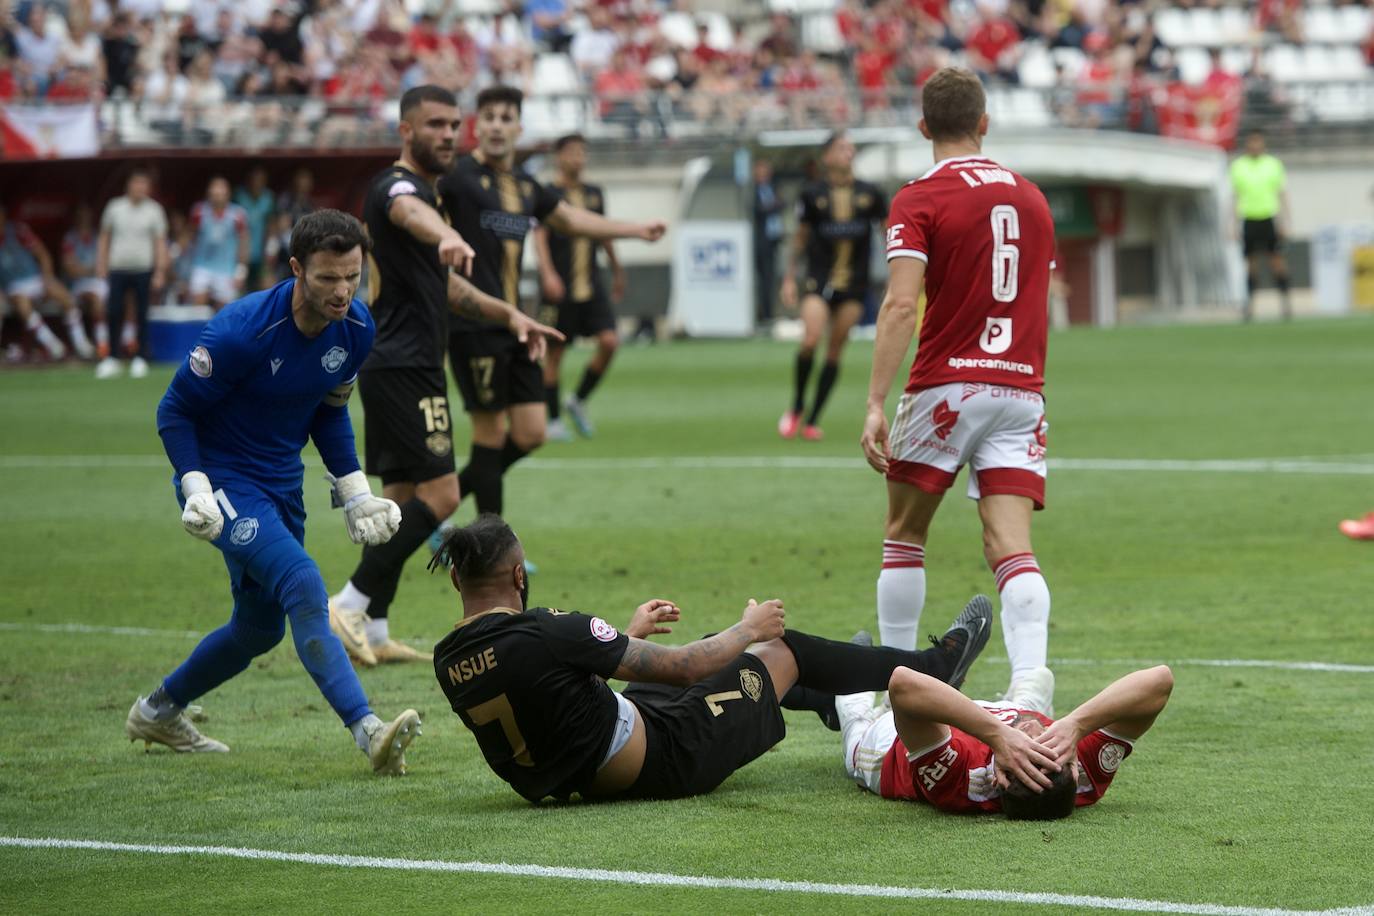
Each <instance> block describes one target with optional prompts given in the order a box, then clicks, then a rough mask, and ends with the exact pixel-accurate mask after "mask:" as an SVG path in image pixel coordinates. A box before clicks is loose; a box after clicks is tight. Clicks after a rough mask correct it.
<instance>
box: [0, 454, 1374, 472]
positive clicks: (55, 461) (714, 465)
mask: <svg viewBox="0 0 1374 916" xmlns="http://www.w3.org/2000/svg"><path fill="white" fill-rule="evenodd" d="M1345 457H1347V456H1340V455H1336V456H1332V459H1333V460H1321V459H1319V458H1310V457H1304V458H1247V459H1240V458H1237V459H1229V458H1228V459H1204V460H1182V459H1179V460H1174V459H1153V458H1051V459H1050V460H1049V466H1050V470H1052V471H1116V472H1145V473H1156V472H1164V473H1201V474H1317V475H1335V476H1352V475H1353V476H1365V475H1371V474H1374V463H1370V462H1368V461H1365V462H1353V461H1348V460H1341V461H1338V460H1334V459H1337V458H1345ZM305 464H306V466H307V467H310V468H317V467H322V466H323V465H322V464H321V462H320V460H319V459H318V458H315V457H313V456H312V457H307V458H306V459H305ZM520 466H521V467H522V468H529V469H530V470H536V471H664V470H668V471H690V470H702V471H749V470H767V471H776V470H789V471H815V470H820V471H824V470H862V469H865V468H867V467H868V465H867V464H866V463H865V462H864V461H863V460H862V459H860V458H840V457H834V456H831V457H825V456H816V455H812V456H800V455H798V456H788V455H754V456H750V455H734V456H708V455H703V456H699V457H691V456H684V457H671V456H660V457H652V458H530V459H528V460H526V461H524V462H522V463H521V465H520ZM47 468H163V469H165V470H167V471H169V472H170V470H171V468H170V466H169V465H168V463H167V459H166V458H164V457H163V456H161V455H0V469H29V470H32V469H40V470H41V469H47Z"/></svg>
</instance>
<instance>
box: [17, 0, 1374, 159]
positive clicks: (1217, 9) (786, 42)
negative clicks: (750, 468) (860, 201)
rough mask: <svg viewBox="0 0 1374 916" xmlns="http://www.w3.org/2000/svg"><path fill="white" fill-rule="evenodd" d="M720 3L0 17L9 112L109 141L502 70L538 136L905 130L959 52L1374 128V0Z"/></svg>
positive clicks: (237, 125)
mask: <svg viewBox="0 0 1374 916" xmlns="http://www.w3.org/2000/svg"><path fill="white" fill-rule="evenodd" d="M719 5H720V7H721V8H719V9H717V8H715V5H713V4H712V3H710V2H698V3H692V2H689V0H675V2H671V3H669V4H663V3H658V2H654V0H604V2H603V0H588V2H586V3H583V4H582V5H577V4H576V3H575V2H574V0H540V2H539V3H537V4H536V3H529V4H523V3H522V2H521V0H407V2H405V3H402V2H399V0H309V2H274V0H250V2H225V0H197V2H194V3H193V2H190V0H169V2H158V0H134V2H123V3H118V2H116V3H111V2H109V0H65V2H52V3H47V4H44V3H38V2H33V0H28V2H21V3H18V4H15V5H13V6H12V7H11V8H10V12H9V15H7V16H5V18H4V19H3V20H0V105H5V106H14V105H19V104H28V105H33V104H48V105H58V104H61V105H79V104H83V103H85V104H94V105H96V106H98V113H99V124H98V129H99V136H100V143H101V145H102V146H103V147H106V148H109V147H116V146H124V147H148V146H188V145H192V146H205V145H211V146H235V147H247V148H261V147H316V148H320V147H335V146H341V145H344V146H375V145H378V144H379V143H384V142H385V138H386V137H387V136H389V133H390V128H391V125H390V124H389V123H388V121H389V119H390V118H391V117H392V115H391V114H390V112H389V108H388V107H387V105H386V102H387V100H389V99H394V98H395V97H396V96H397V95H398V94H399V93H400V92H401V91H404V89H406V88H408V87H409V86H412V85H416V84H419V83H422V82H434V83H439V84H441V85H445V86H448V87H450V88H452V89H454V90H456V91H458V92H460V93H463V94H464V95H465V97H469V96H471V94H472V93H474V92H475V90H476V88H477V87H480V86H482V85H486V84H488V83H491V82H495V81H505V82H511V83H514V84H516V85H519V86H521V87H522V88H524V89H525V90H526V91H527V93H529V95H530V97H531V98H530V110H529V116H528V119H527V122H528V129H527V136H528V137H530V138H531V139H534V140H539V139H546V138H548V137H551V136H553V135H555V134H558V133H562V132H564V131H566V130H569V129H580V130H582V131H584V132H586V133H587V134H589V135H590V136H592V137H594V138H596V137H604V138H617V137H620V138H625V137H635V136H643V137H654V136H665V135H666V136H682V137H693V136H702V135H738V134H739V133H740V131H741V130H743V131H746V132H747V131H757V130H766V129H776V128H789V127H792V128H798V127H814V126H816V125H817V123H818V122H819V123H825V124H827V125H831V124H835V123H846V124H849V125H851V126H859V125H864V126H883V125H890V124H901V123H909V122H910V119H911V118H912V116H913V115H914V113H915V110H916V98H917V97H918V92H919V87H920V85H921V83H922V82H923V80H924V79H925V78H926V76H928V75H929V74H930V73H931V72H933V71H934V70H935V69H937V68H938V67H940V66H944V65H946V64H950V63H954V64H963V65H966V66H969V67H972V68H973V69H975V70H976V71H978V72H979V73H980V74H981V75H983V76H984V77H985V79H986V80H987V82H988V84H989V89H990V94H991V100H992V101H991V107H992V110H993V111H994V112H995V113H996V114H997V116H998V117H999V119H1000V120H1001V122H1002V123H1003V124H1010V125H1011V126H1017V127H1025V128H1035V127H1041V126H1045V125H1049V124H1060V125H1064V126H1078V127H1105V128H1118V129H1127V130H1133V131H1139V132H1146V133H1152V132H1159V133H1165V134H1169V135H1175V136H1184V137H1190V138H1193V139H1201V140H1204V141H1207V142H1215V143H1219V144H1221V145H1223V146H1227V147H1229V146H1231V145H1232V143H1233V141H1234V137H1235V134H1236V131H1237V129H1238V127H1239V124H1240V121H1241V112H1242V109H1244V110H1246V111H1253V112H1256V113H1258V114H1259V115H1260V116H1262V118H1263V120H1265V121H1266V123H1272V122H1273V121H1274V120H1275V117H1276V115H1277V116H1278V119H1279V120H1280V121H1282V122H1283V123H1286V124H1289V125H1293V126H1295V127H1296V126H1300V125H1310V124H1322V123H1325V122H1334V123H1337V124H1346V125H1352V124H1358V123H1360V122H1371V121H1374V5H1372V4H1370V3H1367V2H1366V3H1339V4H1325V3H1312V4H1299V3H1294V2H1292V0H1263V2H1260V3H1258V4H1235V3H1217V2H1211V3H1195V2H1191V0H1178V2H1176V3H1173V4H1157V3H1124V2H1117V0H1076V2H1072V0H1053V2H1047V0H981V2H977V3H975V2H969V0H873V2H867V3H865V2H861V0H763V2H760V0H746V2H743V3H731V4H719ZM541 23H542V24H541ZM1280 142H1282V141H1281V140H1280ZM11 155H13V154H11Z"/></svg>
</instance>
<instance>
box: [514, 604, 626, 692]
mask: <svg viewBox="0 0 1374 916" xmlns="http://www.w3.org/2000/svg"><path fill="white" fill-rule="evenodd" d="M530 613H532V614H533V615H534V616H535V619H536V620H538V621H539V632H540V634H541V635H542V636H543V637H544V644H545V645H546V646H547V647H548V649H549V651H550V652H552V653H553V655H554V657H555V658H557V659H558V660H559V661H561V662H563V663H564V664H565V665H571V666H573V667H574V668H581V669H583V670H584V671H590V672H592V673H593V674H597V675H600V676H601V677H610V676H611V675H613V674H615V669H616V668H618V667H620V660H621V659H622V658H624V657H625V649H626V648H627V647H628V646H629V645H630V637H628V636H626V635H625V634H624V633H621V632H620V631H619V630H617V629H616V628H615V627H613V626H612V625H611V624H609V623H607V622H606V621H604V620H602V619H601V618H600V617H588V616H587V615H586V614H577V613H563V612H556V611H550V610H549V609H547V608H535V609H534V610H532V611H531V612H530Z"/></svg>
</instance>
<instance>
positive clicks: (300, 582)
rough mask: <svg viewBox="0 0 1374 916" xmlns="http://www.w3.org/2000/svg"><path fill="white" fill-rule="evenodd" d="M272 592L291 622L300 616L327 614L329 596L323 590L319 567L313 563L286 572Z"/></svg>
mask: <svg viewBox="0 0 1374 916" xmlns="http://www.w3.org/2000/svg"><path fill="white" fill-rule="evenodd" d="M274 591H275V593H276V597H277V602H278V603H279V604H280V605H281V606H282V607H283V608H284V609H285V610H286V613H287V614H288V615H290V616H291V619H292V621H293V622H294V621H295V620H296V619H297V617H298V616H300V615H302V614H309V613H312V612H315V611H318V612H319V613H321V614H328V613H329V594H328V593H327V592H326V591H325V589H324V579H323V578H321V577H320V570H319V567H317V566H315V564H314V563H308V564H303V565H301V566H298V567H296V568H295V569H293V570H291V571H290V572H287V573H286V574H285V575H283V576H282V577H281V579H280V580H279V581H278V582H277V587H276V589H275V590H274Z"/></svg>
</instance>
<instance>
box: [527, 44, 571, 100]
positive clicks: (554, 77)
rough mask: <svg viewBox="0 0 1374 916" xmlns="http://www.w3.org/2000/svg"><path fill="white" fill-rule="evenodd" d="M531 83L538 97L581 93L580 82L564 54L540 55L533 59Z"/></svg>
mask: <svg viewBox="0 0 1374 916" xmlns="http://www.w3.org/2000/svg"><path fill="white" fill-rule="evenodd" d="M531 83H532V84H533V86H534V91H535V93H536V94H538V95H567V94H568V93H573V92H581V91H582V80H581V79H580V78H578V75H577V68H576V67H574V66H573V62H572V60H570V59H569V58H568V55H566V54H540V55H537V56H536V57H535V58H534V75H533V79H532V80H531Z"/></svg>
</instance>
